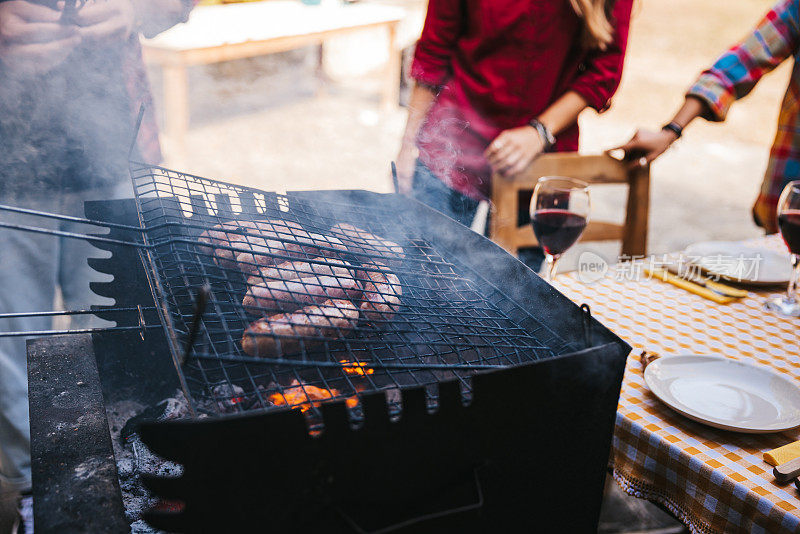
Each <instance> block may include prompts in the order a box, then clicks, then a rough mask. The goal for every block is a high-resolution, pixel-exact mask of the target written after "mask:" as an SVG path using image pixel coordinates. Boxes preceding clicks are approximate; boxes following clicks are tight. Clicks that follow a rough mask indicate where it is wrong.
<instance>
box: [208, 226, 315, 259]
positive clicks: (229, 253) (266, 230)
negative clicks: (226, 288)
mask: <svg viewBox="0 0 800 534" xmlns="http://www.w3.org/2000/svg"><path fill="white" fill-rule="evenodd" d="M295 235H298V236H299V237H303V238H306V239H309V237H308V236H309V234H308V232H306V231H305V230H303V227H302V226H300V224H298V223H296V222H293V221H284V220H280V219H275V220H265V221H229V222H225V223H221V224H217V225H215V226H214V227H213V228H210V229H208V230H206V231H205V232H203V233H202V234H200V236H199V237H198V241H199V242H201V243H203V245H199V249H200V251H201V252H202V253H204V254H208V255H213V257H214V261H215V262H216V263H217V264H218V265H219V266H220V267H223V268H226V269H238V268H240V260H239V258H238V256H239V255H240V254H248V253H246V252H244V253H243V252H237V251H235V250H229V249H227V248H219V247H233V248H243V249H251V250H254V251H264V252H265V253H274V254H283V253H286V254H290V255H291V254H292V253H294V254H293V255H295V256H299V255H301V254H300V253H302V252H303V248H302V247H301V246H299V245H295V246H291V244H286V245H284V243H283V242H282V241H279V240H280V239H286V240H291V239H294V236H295ZM287 245H288V246H287ZM252 257H253V255H252V254H250V255H249V256H247V255H246V256H244V257H243V260H244V262H245V268H244V269H242V270H244V271H250V270H253V268H252V267H251V266H247V265H246V264H247V263H255V262H254V261H252ZM262 258H266V259H264V260H262V261H264V262H265V263H266V264H270V265H271V264H272V263H275V262H274V261H273V258H271V257H269V256H262Z"/></svg>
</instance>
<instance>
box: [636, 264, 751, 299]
mask: <svg viewBox="0 0 800 534" xmlns="http://www.w3.org/2000/svg"><path fill="white" fill-rule="evenodd" d="M644 272H645V274H647V275H649V276H651V277H653V278H655V279H657V280H661V281H662V282H666V283H668V284H672V285H674V286H675V287H679V288H681V289H684V290H686V291H688V292H689V293H693V294H695V295H697V296H700V297H703V298H705V299H708V300H711V301H714V302H716V303H717V304H729V303H731V302H733V301H735V300H737V299H736V298H734V297H730V296H727V295H723V294H721V293H718V292H716V291H712V290H711V289H709V288H707V287H703V286H701V285H699V284H695V283H694V282H690V281H688V280H685V279H683V278H681V277H680V276H676V275H674V274H672V273H670V272H669V271H667V270H666V269H661V268H652V269H651V268H649V267H645V268H644Z"/></svg>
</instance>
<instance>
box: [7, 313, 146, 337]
mask: <svg viewBox="0 0 800 534" xmlns="http://www.w3.org/2000/svg"><path fill="white" fill-rule="evenodd" d="M144 310H148V311H150V310H155V308H154V307H143V306H137V307H135V308H113V307H98V308H97V309H93V310H64V311H38V312H17V313H0V320H2V319H18V318H21V317H58V316H72V315H95V314H97V313H98V312H102V313H109V312H110V313H129V312H136V313H137V315H138V323H139V324H138V325H136V326H112V327H108V328H80V329H72V330H26V331H18V332H17V331H12V332H0V338H4V337H42V336H63V335H68V334H69V335H72V334H101V333H107V332H111V333H115V332H128V331H131V330H138V331H139V335H140V336H141V337H142V340H144V335H145V331H146V330H147V329H150V328H161V325H160V324H146V322H145V319H144Z"/></svg>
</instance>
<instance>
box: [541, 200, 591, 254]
mask: <svg viewBox="0 0 800 534" xmlns="http://www.w3.org/2000/svg"><path fill="white" fill-rule="evenodd" d="M586 222H587V221H586V217H584V216H582V215H578V214H577V213H572V212H570V211H567V210H562V209H543V210H538V211H535V212H534V213H533V217H532V218H531V224H532V225H533V233H534V234H536V239H537V240H538V241H539V244H540V245H541V246H542V248H543V249H544V251H545V253H546V254H550V255H551V256H560V255H562V254H563V253H564V252H566V251H567V249H569V247H571V246H572V245H574V244H575V242H576V241H577V240H578V238H579V237H580V236H581V234H582V233H583V231H584V230H585V229H586Z"/></svg>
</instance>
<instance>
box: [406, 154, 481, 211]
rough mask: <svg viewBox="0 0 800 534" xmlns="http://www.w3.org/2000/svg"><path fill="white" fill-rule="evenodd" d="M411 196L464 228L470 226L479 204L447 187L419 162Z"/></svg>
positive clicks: (415, 171) (415, 170)
mask: <svg viewBox="0 0 800 534" xmlns="http://www.w3.org/2000/svg"><path fill="white" fill-rule="evenodd" d="M411 195H412V196H413V197H414V198H415V199H416V200H419V201H420V202H422V203H423V204H425V205H426V206H430V207H431V208H433V209H435V210H436V211H439V212H441V213H444V214H445V215H447V216H448V217H450V218H451V219H455V220H456V221H458V222H460V223H461V224H463V225H464V226H469V225H470V224H472V219H474V218H475V212H476V211H477V209H478V204H479V202H478V201H477V200H475V199H472V198H470V197H468V196H466V195H462V194H461V193H459V192H458V191H455V190H453V189H450V188H449V187H447V186H446V185H445V184H444V182H442V181H441V180H440V179H439V178H437V177H436V175H435V174H433V173H432V172H431V170H430V169H428V167H426V166H425V164H424V163H422V162H421V161H419V160H417V167H416V169H414V184H413V186H412V190H411Z"/></svg>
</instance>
